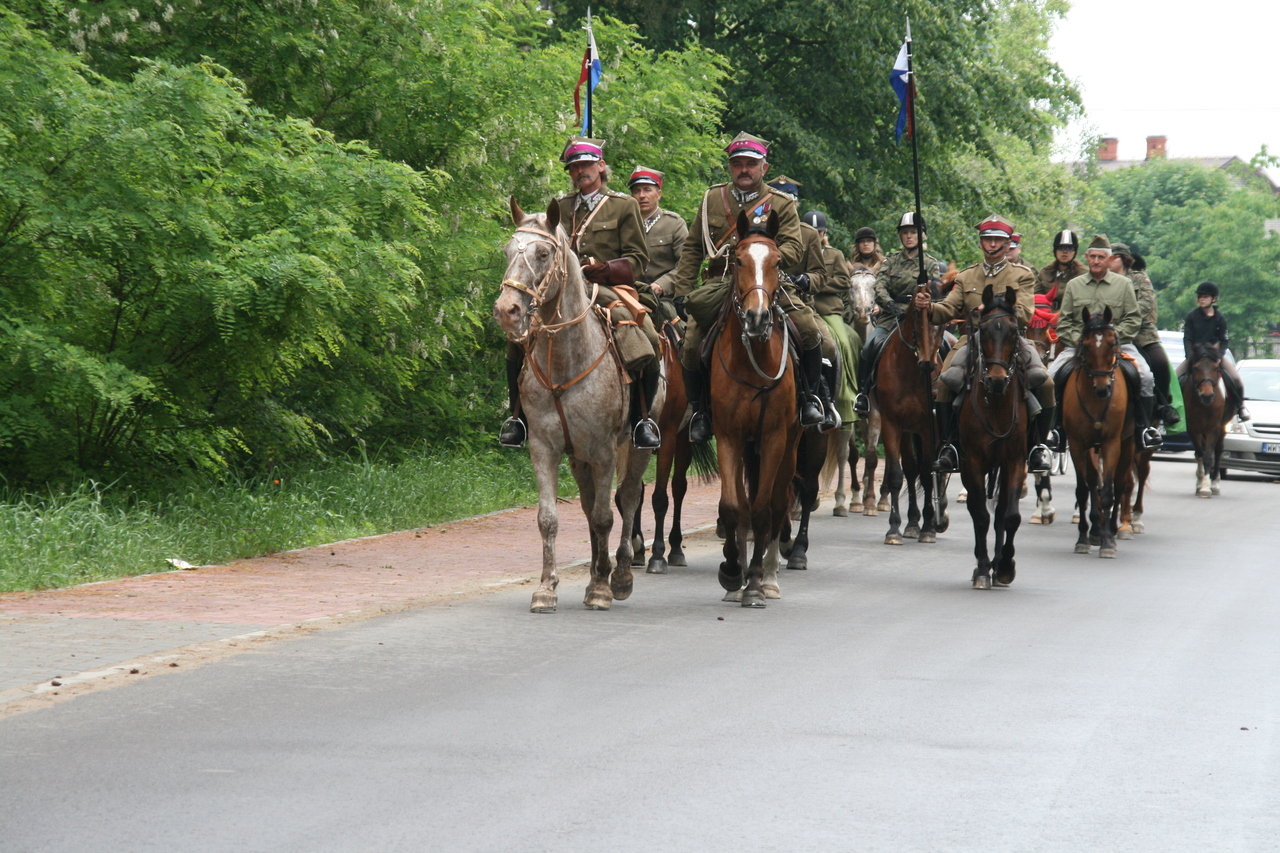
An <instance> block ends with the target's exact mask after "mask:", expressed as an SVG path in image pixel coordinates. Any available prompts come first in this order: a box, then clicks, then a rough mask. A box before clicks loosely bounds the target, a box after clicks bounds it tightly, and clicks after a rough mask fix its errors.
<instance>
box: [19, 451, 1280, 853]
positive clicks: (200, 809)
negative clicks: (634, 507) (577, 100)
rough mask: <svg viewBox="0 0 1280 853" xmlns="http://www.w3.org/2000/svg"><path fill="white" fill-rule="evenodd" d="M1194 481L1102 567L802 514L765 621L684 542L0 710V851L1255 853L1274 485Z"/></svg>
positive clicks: (1170, 485) (1023, 541)
mask: <svg viewBox="0 0 1280 853" xmlns="http://www.w3.org/2000/svg"><path fill="white" fill-rule="evenodd" d="M1192 478H1193V475H1192V471H1191V469H1190V467H1189V466H1187V465H1185V464H1179V463H1168V462H1162V463H1157V465H1156V472H1155V475H1154V486H1155V490H1156V494H1155V495H1154V496H1153V498H1152V499H1151V502H1150V508H1149V511H1148V515H1147V517H1148V520H1149V524H1148V530H1149V531H1150V532H1148V533H1147V534H1145V535H1144V536H1141V537H1139V538H1138V539H1137V540H1136V541H1133V542H1122V543H1120V555H1119V557H1118V558H1117V559H1116V560H1112V561H1104V560H1099V559H1097V557H1088V558H1086V557H1082V556H1076V555H1073V554H1072V553H1071V546H1072V543H1073V542H1074V538H1075V537H1074V531H1073V530H1072V529H1070V528H1069V527H1068V526H1067V525H1065V524H1062V523H1059V524H1056V525H1054V526H1052V527H1047V528H1040V527H1024V528H1023V530H1022V531H1021V534H1020V537H1019V545H1020V546H1021V547H1020V551H1019V557H1020V559H1019V576H1018V580H1017V582H1016V583H1015V585H1014V586H1013V587H1011V588H1009V589H1004V590H992V591H989V592H977V591H973V590H971V589H969V586H968V578H969V573H970V567H971V566H972V558H971V555H970V549H971V540H970V539H969V535H968V532H967V531H968V526H967V517H966V516H964V514H963V508H962V507H961V508H959V509H960V514H958V515H957V517H956V520H955V524H954V525H953V528H952V532H950V533H948V534H947V535H946V536H945V537H943V541H941V542H940V543H939V544H937V545H934V546H928V545H919V544H917V543H908V544H907V545H906V546H904V547H901V548H889V547H886V546H884V545H881V544H879V541H880V539H881V538H882V537H883V533H884V528H885V519H884V518H883V517H882V518H879V519H864V518H860V517H859V518H849V519H836V518H832V517H830V516H827V515H822V516H820V517H818V518H817V519H816V521H815V530H814V540H815V544H814V549H813V551H812V552H811V565H812V566H813V568H812V569H810V571H808V572H804V573H798V572H791V573H788V574H787V575H786V576H785V577H784V578H783V594H784V600H783V601H781V602H775V603H771V604H770V606H769V607H768V608H767V609H766V610H764V611H748V610H743V609H742V608H739V607H736V606H733V605H729V604H723V603H721V602H720V601H719V594H718V592H717V585H716V582H715V571H714V570H715V565H716V563H717V562H718V554H717V553H716V552H715V551H714V550H713V544H712V543H710V542H706V543H703V544H702V545H700V546H699V547H698V549H697V550H696V551H694V552H693V553H692V554H691V557H692V560H691V562H692V565H691V567H690V568H689V569H686V570H677V571H675V572H673V573H672V574H670V575H668V576H665V577H646V576H641V577H640V578H639V580H638V582H637V588H636V592H635V595H634V596H633V597H632V599H631V600H630V601H627V602H623V603H619V604H616V605H615V606H614V609H613V610H612V611H611V612H608V613H595V612H587V611H584V610H581V609H579V608H578V607H577V606H575V605H576V602H577V601H578V600H580V597H581V593H582V586H581V583H575V584H574V585H573V586H572V587H568V586H567V585H562V587H561V592H562V597H561V602H562V608H561V611H560V612H559V613H556V614H554V615H548V616H533V615H530V614H528V613H527V612H526V608H527V605H528V595H529V588H528V587H520V588H518V589H514V590H512V591H510V592H502V593H498V594H494V595H489V596H485V597H481V598H477V599H474V600H470V601H464V602H456V603H453V604H451V605H448V604H441V605H440V606H436V607H431V608H427V609H422V610H417V611H411V612H404V613H397V614H391V615H388V616H386V617H382V618H378V619H374V620H370V621H365V622H362V623H359V624H355V625H352V626H348V627H345V628H341V629H336V630H332V631H326V632H320V633H315V634H311V635H308V636H305V637H301V638H299V639H296V640H292V641H288V642H283V643H278V644H275V645H272V646H269V647H267V648H265V649H262V650H260V651H256V652H253V653H247V654H242V655H239V656H236V657H232V658H229V659H226V660H222V661H219V662H216V663H211V664H209V665H207V666H204V667H201V668H199V669H196V670H192V671H189V672H186V671H180V672H177V673H176V674H173V675H168V676H165V677H162V678H153V679H148V680H146V681H141V682H138V683H136V684H133V685H130V686H128V687H125V688H121V689H116V690H108V691H102V692H97V693H93V694H90V695H86V696H81V697H78V698H76V699H74V700H73V701H70V702H65V703H61V704H58V705H56V706H53V707H49V708H44V709H40V710H37V711H32V712H29V713H26V714H22V715H19V716H14V717H11V718H9V719H4V720H0V802H3V804H4V805H3V831H2V832H0V850H3V851H9V850H13V851H46V850H47V851H62V850H67V851H77V853H81V851H86V850H89V851H96V850H109V851H116V850H129V851H152V850H156V851H159V850H164V851H173V850H183V851H204V850H209V851H224V850H236V851H258V850H263V851H267V850H270V851H293V850H297V851H348V850H352V851H362V850H369V851H401V850H404V851H425V850H441V851H512V850H517V851H525V850H529V851H536V850H548V851H550V850H555V851H579V850H580V851H632V850H634V851H654V850H662V851H666V850H681V851H683V850H688V851H715V850H733V851H744V850H746V851H764V850H777V851H798V850H814V851H827V850H833V851H834V850H858V851H868V850H885V851H904V850H945V851H953V850H963V851H967V850H974V851H984V853H989V851H1005V850H1008V851H1028V850H1034V851H1072V853H1075V851H1086V850H1089V851H1092V850H1107V851H1120V850H1140V851H1151V850H1159V851H1179V850H1197V851H1200V850H1213V851H1224V850H1248V851H1261V850H1276V849H1280V810H1278V809H1277V804H1278V803H1280V742H1278V741H1277V732H1278V731H1280V646H1278V644H1277V629H1280V618H1278V616H1280V593H1278V592H1277V588H1276V584H1275V582H1274V580H1273V573H1274V571H1275V559H1274V551H1273V547H1274V545H1273V543H1274V542H1275V541H1276V536H1277V532H1278V531H1277V525H1278V521H1277V515H1278V514H1277V513H1276V512H1275V511H1274V508H1275V507H1276V506H1277V502H1278V499H1280V491H1277V489H1278V488H1280V487H1277V486H1276V485H1273V484H1271V483H1267V482H1262V481H1237V480H1232V481H1228V483H1227V484H1226V485H1227V488H1226V493H1225V494H1224V495H1223V496H1222V497H1220V498H1218V499H1215V500H1213V501H1204V500H1196V499H1195V498H1193V497H1191V495H1190V492H1191V486H1192ZM1060 503H1061V504H1066V503H1067V501H1065V500H1063V501H1061V502H1060Z"/></svg>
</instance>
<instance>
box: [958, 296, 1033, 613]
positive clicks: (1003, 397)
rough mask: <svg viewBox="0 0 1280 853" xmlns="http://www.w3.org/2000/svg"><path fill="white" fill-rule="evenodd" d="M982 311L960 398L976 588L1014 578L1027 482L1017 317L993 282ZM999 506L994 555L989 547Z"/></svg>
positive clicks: (975, 323)
mask: <svg viewBox="0 0 1280 853" xmlns="http://www.w3.org/2000/svg"><path fill="white" fill-rule="evenodd" d="M982 304H983V306H984V309H983V311H982V314H981V316H978V315H977V310H976V309H975V311H974V316H972V317H971V318H970V330H971V333H970V338H969V350H968V351H969V358H970V374H971V376H972V379H971V380H970V382H969V389H968V392H967V393H966V394H965V397H964V400H962V401H961V402H960V404H959V405H960V413H959V418H960V449H961V453H960V477H961V480H962V481H963V482H964V487H965V491H966V492H968V499H967V500H966V502H965V505H966V506H968V508H969V516H970V517H971V518H972V519H973V535H974V547H973V553H974V556H976V557H977V558H978V565H977V568H975V569H974V570H973V588H974V589H991V586H992V584H993V583H994V584H995V585H996V586H1008V585H1009V584H1011V583H1013V578H1014V574H1015V569H1014V559H1013V537H1014V534H1015V533H1017V531H1018V525H1019V524H1020V523H1021V521H1022V516H1021V515H1020V514H1019V512H1018V495H1019V493H1020V492H1021V491H1022V486H1023V483H1025V482H1026V479H1027V421H1028V419H1029V415H1028V413H1027V401H1026V387H1027V381H1026V365H1022V364H1019V363H1018V360H1017V356H1018V353H1019V351H1020V346H1019V341H1018V315H1017V310H1016V309H1015V308H1014V306H1012V305H1010V304H1009V303H1008V302H1006V301H1005V300H1004V297H1003V295H1001V296H995V295H994V294H993V293H992V290H991V286H990V285H988V286H987V288H986V290H985V291H983V294H982ZM989 503H994V517H995V548H994V549H993V550H994V553H995V560H994V562H993V561H992V559H991V556H990V552H989V551H988V550H987V531H988V529H989V528H990V527H991V526H992V524H991V522H992V510H991V509H989V507H988V504H989Z"/></svg>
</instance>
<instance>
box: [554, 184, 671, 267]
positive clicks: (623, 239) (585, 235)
mask: <svg viewBox="0 0 1280 853" xmlns="http://www.w3.org/2000/svg"><path fill="white" fill-rule="evenodd" d="M600 192H601V194H602V195H603V196H604V198H602V199H601V200H600V201H599V202H598V203H597V204H596V207H595V209H594V210H592V211H590V212H589V211H588V210H587V209H586V207H582V206H579V205H578V195H577V193H574V194H573V195H567V196H564V197H563V198H559V199H557V200H556V201H557V203H558V204H559V205H560V224H561V226H562V227H563V228H564V230H565V231H567V232H569V238H570V239H571V240H573V239H574V238H575V236H576V238H577V239H576V242H575V245H574V249H575V250H576V251H577V253H578V257H579V258H595V260H596V261H597V262H599V263H608V262H609V261H616V260H617V259H618V258H626V259H627V260H628V261H630V262H631V275H632V276H633V277H634V278H635V279H636V280H637V281H639V280H640V277H641V276H642V275H643V274H644V270H645V267H647V266H648V265H649V249H648V247H647V246H646V245H645V240H644V220H643V219H642V218H641V217H640V205H639V204H638V203H637V202H636V200H635V199H634V198H632V197H631V196H629V195H623V194H622V193H616V192H614V191H613V190H609V189H604V190H601V191H600ZM593 213H594V214H595V215H594V216H592V214H593ZM588 217H589V218H590V221H588ZM583 225H585V226H586V228H585V229H584V228H583V227H582V226H583Z"/></svg>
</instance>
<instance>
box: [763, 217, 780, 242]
mask: <svg viewBox="0 0 1280 853" xmlns="http://www.w3.org/2000/svg"><path fill="white" fill-rule="evenodd" d="M764 232H765V233H766V234H768V235H769V239H770V240H772V239H774V238H775V237H777V236H778V211H776V210H770V211H769V218H768V219H767V220H766V221H765V223H764Z"/></svg>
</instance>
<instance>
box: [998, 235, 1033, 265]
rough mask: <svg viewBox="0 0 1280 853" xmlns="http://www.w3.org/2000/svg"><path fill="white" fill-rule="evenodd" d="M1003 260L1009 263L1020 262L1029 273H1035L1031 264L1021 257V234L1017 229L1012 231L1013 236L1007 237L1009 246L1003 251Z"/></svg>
mask: <svg viewBox="0 0 1280 853" xmlns="http://www.w3.org/2000/svg"><path fill="white" fill-rule="evenodd" d="M1004 257H1005V260H1007V261H1008V262H1009V263H1011V264H1021V265H1022V266H1024V267H1026V268H1027V269H1030V270H1031V274H1032V275H1035V272H1036V271H1035V270H1034V269H1033V268H1032V267H1031V264H1029V263H1027V262H1026V261H1024V260H1023V259H1022V235H1021V234H1019V233H1018V232H1017V231H1014V232H1013V236H1012V237H1010V238H1009V248H1008V250H1006V251H1005V253H1004Z"/></svg>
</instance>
